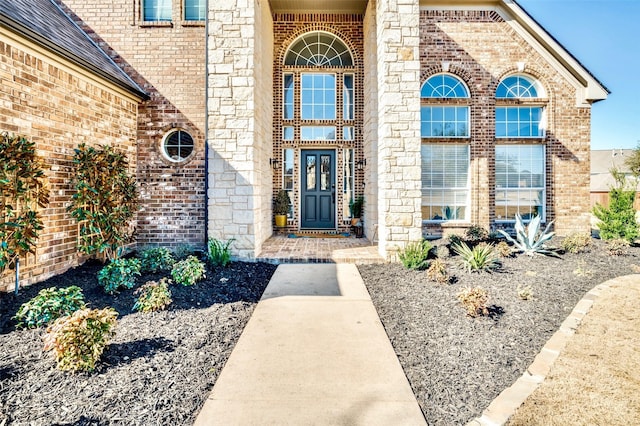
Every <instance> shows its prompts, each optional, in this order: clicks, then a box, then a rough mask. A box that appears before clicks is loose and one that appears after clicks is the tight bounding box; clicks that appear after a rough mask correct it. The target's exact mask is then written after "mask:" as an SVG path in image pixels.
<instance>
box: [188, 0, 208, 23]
mask: <svg viewBox="0 0 640 426" xmlns="http://www.w3.org/2000/svg"><path fill="white" fill-rule="evenodd" d="M206 4H207V0H184V20H185V21H204V20H205V18H206V15H207V8H206Z"/></svg>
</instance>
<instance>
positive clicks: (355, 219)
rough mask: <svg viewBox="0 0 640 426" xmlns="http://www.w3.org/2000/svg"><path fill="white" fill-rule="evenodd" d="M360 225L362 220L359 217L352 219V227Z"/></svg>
mask: <svg viewBox="0 0 640 426" xmlns="http://www.w3.org/2000/svg"><path fill="white" fill-rule="evenodd" d="M358 223H360V218H359V217H352V218H351V226H356V225H357V224H358Z"/></svg>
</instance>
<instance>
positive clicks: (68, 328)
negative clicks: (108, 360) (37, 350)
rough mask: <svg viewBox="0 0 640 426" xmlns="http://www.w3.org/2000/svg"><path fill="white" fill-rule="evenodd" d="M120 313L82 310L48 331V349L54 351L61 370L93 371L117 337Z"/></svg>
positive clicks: (112, 310) (46, 340)
mask: <svg viewBox="0 0 640 426" xmlns="http://www.w3.org/2000/svg"><path fill="white" fill-rule="evenodd" d="M117 317H118V313H117V312H116V311H115V310H114V309H112V308H105V309H80V310H79V311H76V312H74V313H73V314H72V315H70V316H66V317H62V318H58V319H57V320H56V321H55V322H54V323H53V324H52V325H51V326H49V327H48V328H47V334H46V335H45V337H44V350H45V351H49V350H53V351H54V354H55V357H56V361H57V363H58V368H59V369H60V370H70V371H93V370H94V369H95V367H96V362H98V360H99V359H100V356H101V355H102V352H103V351H104V349H105V347H106V346H107V344H108V343H109V340H110V339H111V338H112V337H113V336H114V335H115V332H114V328H115V326H116V324H117Z"/></svg>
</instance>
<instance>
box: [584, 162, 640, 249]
mask: <svg viewBox="0 0 640 426" xmlns="http://www.w3.org/2000/svg"><path fill="white" fill-rule="evenodd" d="M611 174H612V175H613V178H614V179H615V181H616V184H615V186H613V187H612V188H611V190H610V191H609V207H605V206H603V205H602V204H599V203H598V204H596V206H595V207H594V208H593V214H594V215H595V216H596V217H597V218H598V219H600V222H598V229H600V238H602V239H603V240H612V239H616V238H623V239H625V240H627V241H629V242H633V241H634V240H635V239H636V238H638V236H640V227H639V226H638V222H637V221H636V210H635V209H634V208H633V202H634V201H635V198H636V190H635V185H630V184H629V183H628V182H627V178H626V176H625V174H624V173H622V172H620V171H618V170H616V169H612V170H611Z"/></svg>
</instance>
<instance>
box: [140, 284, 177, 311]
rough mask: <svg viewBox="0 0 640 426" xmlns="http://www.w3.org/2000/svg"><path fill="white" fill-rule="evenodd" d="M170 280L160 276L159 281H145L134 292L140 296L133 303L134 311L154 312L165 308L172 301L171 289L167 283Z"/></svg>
mask: <svg viewBox="0 0 640 426" xmlns="http://www.w3.org/2000/svg"><path fill="white" fill-rule="evenodd" d="M170 282H171V280H169V279H168V278H162V279H161V280H160V281H147V282H146V283H144V285H143V286H142V287H140V288H139V289H137V290H136V291H135V292H134V294H139V295H140V296H139V297H138V299H137V300H136V303H135V304H134V305H133V310H134V311H139V312H144V313H148V312H154V311H160V310H162V309H165V308H166V307H167V306H169V305H170V304H171V302H172V300H171V290H169V283H170Z"/></svg>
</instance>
